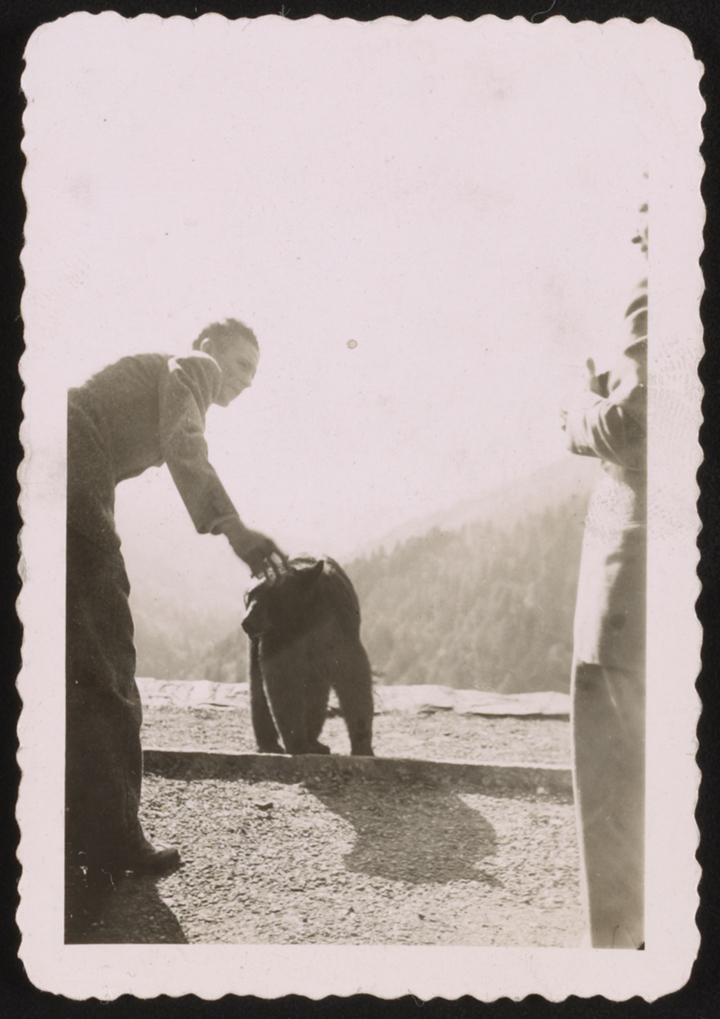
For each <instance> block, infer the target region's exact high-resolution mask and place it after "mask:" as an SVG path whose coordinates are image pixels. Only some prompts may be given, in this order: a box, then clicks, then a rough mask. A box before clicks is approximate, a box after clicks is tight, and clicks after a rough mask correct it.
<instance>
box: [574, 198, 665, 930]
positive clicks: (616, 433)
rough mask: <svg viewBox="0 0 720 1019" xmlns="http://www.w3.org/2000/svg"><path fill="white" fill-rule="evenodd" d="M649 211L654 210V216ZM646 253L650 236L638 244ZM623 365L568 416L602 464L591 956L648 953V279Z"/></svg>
mask: <svg viewBox="0 0 720 1019" xmlns="http://www.w3.org/2000/svg"><path fill="white" fill-rule="evenodd" d="M642 211H647V209H646V207H644V209H643V210H642ZM635 242H636V243H640V244H641V247H642V250H643V252H644V253H646V252H647V230H646V229H645V230H644V231H641V234H640V236H639V237H637V238H635ZM625 320H626V328H627V334H626V338H625V340H624V342H623V343H622V345H621V348H620V352H619V356H618V360H617V362H616V363H615V364H614V365H613V366H612V367H611V368H610V370H609V371H607V372H604V373H603V374H601V375H598V374H596V369H595V364H594V363H593V361H592V360H589V361H588V362H587V367H588V372H589V378H588V385H587V392H586V393H585V395H584V397H583V399H582V400H581V401H580V402H579V404H578V405H577V406H576V407H575V408H574V409H573V410H571V411H567V412H563V416H564V428H565V431H566V433H567V437H568V446H569V449H570V450H571V452H573V453H577V454H579V455H580V456H594V457H599V458H600V460H601V461H602V469H601V472H600V477H599V479H598V481H597V483H596V485H595V488H594V490H593V493H592V496H591V500H590V505H589V507H588V513H587V519H586V522H585V536H584V540H583V551H582V560H581V566H580V578H579V582H578V594H577V603H576V610H575V632H574V655H573V676H572V720H573V768H574V786H575V801H576V809H577V815H578V827H579V836H580V850H581V859H582V869H583V878H584V889H583V890H584V899H585V905H586V909H587V913H588V918H589V928H590V939H591V944H592V946H593V947H594V948H640V947H643V946H644V871H645V860H644V840H645V826H644V812H645V591H646V578H645V572H646V518H647V388H646V387H647V324H648V321H647V320H648V296H647V280H643V282H642V283H641V284H640V286H639V287H638V291H637V294H636V296H635V298H634V300H633V301H632V303H631V304H630V306H629V308H628V309H627V312H626V315H625Z"/></svg>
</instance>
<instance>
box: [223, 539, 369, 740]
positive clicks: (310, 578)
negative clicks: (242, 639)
mask: <svg viewBox="0 0 720 1019" xmlns="http://www.w3.org/2000/svg"><path fill="white" fill-rule="evenodd" d="M245 606H246V609H247V612H246V615H245V618H244V620H243V623H242V627H243V629H244V630H245V632H246V633H247V635H248V637H249V638H250V711H251V716H252V724H253V729H254V732H255V739H256V740H257V745H258V750H259V751H260V752H261V753H265V754H282V753H288V754H329V753H330V749H329V747H327V746H325V745H324V744H323V743H320V742H319V737H320V733H321V732H322V728H323V725H324V724H325V718H326V716H327V707H328V700H329V697H330V690H331V689H333V690H334V691H335V693H336V694H337V698H338V702H339V704H340V711H341V712H342V715H343V718H344V719H345V725H346V726H347V731H348V735H349V737H350V747H351V753H352V754H354V755H358V756H366V757H372V756H373V751H372V722H373V694H372V677H371V672H370V663H369V661H368V657H367V654H366V653H365V649H364V648H363V646H362V643H361V642H360V604H359V602H358V598H357V595H356V593H355V589H354V588H353V586H352V583H351V582H350V579H349V578H348V576H347V575H346V574H345V572H344V571H343V570H342V568H341V567H340V566H339V565H338V564H337V563H336V562H335V561H334V560H333V559H330V558H324V559H315V558H313V557H311V556H299V557H297V558H294V559H291V560H290V563H289V567H288V570H287V572H285V573H284V574H282V575H281V576H280V577H278V578H275V579H274V580H273V581H272V582H270V581H267V580H261V581H259V582H258V583H257V584H256V585H255V586H254V587H252V588H250V590H249V591H248V592H247V594H246V595H245ZM279 737H280V738H281V739H282V742H283V744H284V748H283V746H281V745H280V743H279Z"/></svg>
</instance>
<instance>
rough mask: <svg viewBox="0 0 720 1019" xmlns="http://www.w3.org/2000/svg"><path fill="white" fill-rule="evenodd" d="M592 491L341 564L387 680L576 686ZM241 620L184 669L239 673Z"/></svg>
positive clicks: (211, 674) (371, 651)
mask: <svg viewBox="0 0 720 1019" xmlns="http://www.w3.org/2000/svg"><path fill="white" fill-rule="evenodd" d="M585 503H586V495H585V494H577V493H576V494H574V495H571V496H565V497H564V498H563V499H562V501H561V502H559V503H558V504H555V505H549V506H548V505H546V506H545V507H544V508H542V507H541V508H536V509H534V510H527V511H526V512H523V507H522V506H518V505H517V504H515V507H514V510H513V512H512V514H508V515H507V516H506V519H504V520H502V519H501V520H499V519H497V518H496V517H494V518H493V519H484V520H479V521H476V522H474V523H470V524H466V525H465V526H463V527H461V528H458V529H456V530H452V531H445V530H441V529H440V528H438V527H435V528H433V529H431V530H430V531H429V532H427V533H426V534H424V535H422V536H417V537H412V538H409V539H408V540H407V541H405V542H403V543H402V544H400V545H398V546H397V547H396V548H395V549H394V550H393V551H391V552H385V551H376V552H374V553H373V554H370V555H367V556H363V557H361V558H358V559H355V560H354V561H353V562H351V563H349V564H345V568H346V570H347V572H348V574H349V576H350V577H351V578H352V580H353V583H354V584H355V586H356V588H357V592H358V596H359V598H360V604H361V607H362V637H363V642H364V644H365V647H366V649H367V652H368V655H369V656H370V660H371V663H372V666H373V670H374V671H375V673H376V675H377V678H378V681H379V682H380V683H386V684H394V683H403V684H409V683H438V684H442V685H444V686H451V687H457V688H474V689H478V690H496V691H500V692H502V693H517V692H522V691H528V690H561V691H566V690H568V688H569V677H570V661H571V656H572V620H573V612H574V603H575V591H576V586H577V577H578V568H579V562H580V548H581V542H582V529H583V518H584V511H585ZM246 658H247V644H246V638H245V635H244V633H243V631H242V630H241V629H240V628H238V629H237V630H236V631H234V632H233V633H231V634H230V635H229V636H228V637H227V638H226V639H225V640H223V641H220V642H219V643H217V644H216V645H215V646H214V647H213V649H212V651H211V653H209V654H206V655H204V656H203V660H202V661H196V662H195V667H194V668H193V669H192V670H190V671H191V675H190V674H186V675H187V678H205V679H209V680H213V681H225V682H242V681H244V680H246V678H247V666H246Z"/></svg>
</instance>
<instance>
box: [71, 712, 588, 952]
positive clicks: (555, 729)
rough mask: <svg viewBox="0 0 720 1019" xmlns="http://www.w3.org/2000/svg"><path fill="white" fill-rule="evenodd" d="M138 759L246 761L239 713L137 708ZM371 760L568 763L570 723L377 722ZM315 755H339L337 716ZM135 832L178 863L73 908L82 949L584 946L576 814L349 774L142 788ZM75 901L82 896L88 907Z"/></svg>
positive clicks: (408, 718) (404, 717) (444, 718)
mask: <svg viewBox="0 0 720 1019" xmlns="http://www.w3.org/2000/svg"><path fill="white" fill-rule="evenodd" d="M145 717H146V722H145V729H144V733H143V737H144V743H145V745H146V746H155V747H158V748H161V747H163V746H164V747H175V748H178V749H181V748H185V749H191V748H192V749H206V750H207V749H214V750H226V751H227V750H232V751H236V752H240V751H251V750H254V749H255V748H254V743H253V741H252V738H251V736H250V727H249V720H248V719H247V718H243V713H242V712H238V711H235V710H228V709H213V708H195V709H179V708H161V709H148V710H146V713H145ZM375 722H376V734H377V735H376V741H375V744H376V751H377V753H378V754H379V755H387V756H391V755H392V756H397V757H403V756H407V757H422V758H425V759H454V760H475V761H482V760H485V761H488V760H493V761H507V762H510V761H514V762H517V761H525V762H527V763H540V764H561V765H562V764H567V763H568V729H569V726H568V723H567V722H563V721H559V720H553V719H517V718H490V719H488V718H480V717H477V716H474V717H467V718H466V717H463V716H459V715H456V714H434V715H430V716H422V715H412V714H407V713H390V714H387V715H380V716H378V717H376V719H375ZM325 737H326V741H327V742H329V743H330V745H331V746H332V747H333V749H334V750H335V751H336V752H343V751H345V750H346V749H347V737H346V736H345V733H344V730H343V728H342V721H341V720H340V719H338V718H333V719H329V720H328V723H327V725H326V729H325ZM142 819H143V824H144V826H145V828H146V831H147V833H148V835H149V836H150V837H151V838H152V839H153V840H154V841H157V842H160V843H165V844H169V845H177V846H179V847H180V848H181V851H182V854H183V861H184V865H183V867H182V868H181V869H180V870H179V871H177V872H176V873H175V874H171V875H169V876H167V877H165V878H163V879H162V880H159V881H158V880H152V879H149V878H143V879H137V878H128V879H126V880H124V881H123V882H121V883H120V884H119V886H118V887H117V889H116V890H114V891H112V892H110V893H105V894H104V895H103V896H101V897H98V896H94V897H92V898H91V897H88V896H87V893H84V892H82V893H78V894H79V896H80V897H79V898H78V895H75V897H74V898H73V894H71V895H70V897H69V900H68V901H69V902H70V904H71V912H72V913H73V915H72V918H71V920H70V922H69V924H68V933H67V940H68V941H69V942H84V943H99V942H102V943H120V942H125V943H128V942H135V943H137V942H140V943H148V944H151V943H159V942H165V943H168V942H170V943H245V944H263V943H264V944H268V943H274V944H330V943H334V944H357V945H377V944H405V945H485V946H488V945H498V946H512V945H516V946H517V945H537V946H557V947H569V946H574V945H577V944H579V942H580V939H581V936H582V932H583V924H582V915H581V909H580V899H579V870H578V851H577V840H576V834H575V824H574V817H573V808H572V806H571V805H569V804H566V803H559V802H556V801H553V800H551V799H549V798H537V797H536V798H533V799H529V798H523V799H521V798H502V799H500V798H494V797H490V796H485V795H480V794H476V793H473V792H467V791H458V790H456V789H453V788H452V786H448V785H447V783H445V784H443V783H438V784H433V783H425V784H418V783H417V782H409V781H407V780H402V781H399V782H398V781H394V782H388V781H387V780H378V779H368V778H367V777H363V776H361V775H359V774H357V773H354V774H342V775H336V774H334V773H331V774H325V775H323V776H322V777H320V776H316V777H313V778H308V779H306V780H305V781H304V782H303V783H302V784H283V783H281V782H277V781H259V782H255V783H251V782H248V781H221V780H209V779H208V780H198V781H180V780H172V779H164V778H160V777H157V776H152V775H151V776H147V777H146V778H145V781H144V789H143V804H142ZM83 896H84V898H83Z"/></svg>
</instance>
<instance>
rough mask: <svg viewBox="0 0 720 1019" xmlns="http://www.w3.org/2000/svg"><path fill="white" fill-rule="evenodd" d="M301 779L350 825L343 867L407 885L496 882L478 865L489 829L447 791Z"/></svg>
mask: <svg viewBox="0 0 720 1019" xmlns="http://www.w3.org/2000/svg"><path fill="white" fill-rule="evenodd" d="M305 784H306V786H307V788H308V789H309V790H310V791H311V792H312V793H313V795H314V796H316V797H317V798H318V799H319V800H320V801H321V803H323V804H324V805H325V806H326V807H327V808H328V809H329V810H331V811H333V813H335V814H337V815H338V816H339V817H342V818H343V820H344V821H347V822H348V823H349V824H351V825H352V826H353V828H354V829H355V832H356V833H357V838H356V841H355V844H354V846H353V849H352V851H351V852H350V853H347V854H346V855H345V858H344V859H345V866H346V868H347V869H348V870H351V871H355V872H360V873H363V874H367V875H368V876H373V877H381V878H385V879H389V880H392V881H406V882H409V883H411V884H424V883H428V882H432V883H436V884H443V883H445V882H449V881H463V880H465V881H482V882H483V883H485V884H487V885H489V886H491V887H495V886H497V885H499V884H500V882H499V881H498V880H497V878H495V877H494V876H493V875H491V874H486V873H483V871H482V869H480V867H481V865H482V861H483V860H484V859H487V858H488V857H492V856H494V854H495V851H496V843H497V840H496V836H495V829H494V828H493V826H492V825H491V824H490V823H489V822H488V821H486V820H485V818H484V817H483V816H482V814H481V813H479V811H477V810H472V809H471V808H470V807H468V806H467V805H466V804H465V803H463V801H462V800H461V799H460V797H459V796H458V795H457V794H456V793H454V792H452V791H451V790H449V789H447V788H435V789H434V788H428V787H427V786H422V787H420V788H418V787H417V786H410V785H406V784H404V783H403V784H399V785H398V784H392V783H386V782H382V783H381V782H363V783H362V784H361V785H360V787H359V788H358V787H356V788H355V789H354V790H353V789H352V788H350V787H351V786H352V783H348V784H347V785H342V786H339V785H337V784H335V785H332V786H329V785H326V784H325V783H322V782H306V783H305ZM353 793H354V795H353Z"/></svg>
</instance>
